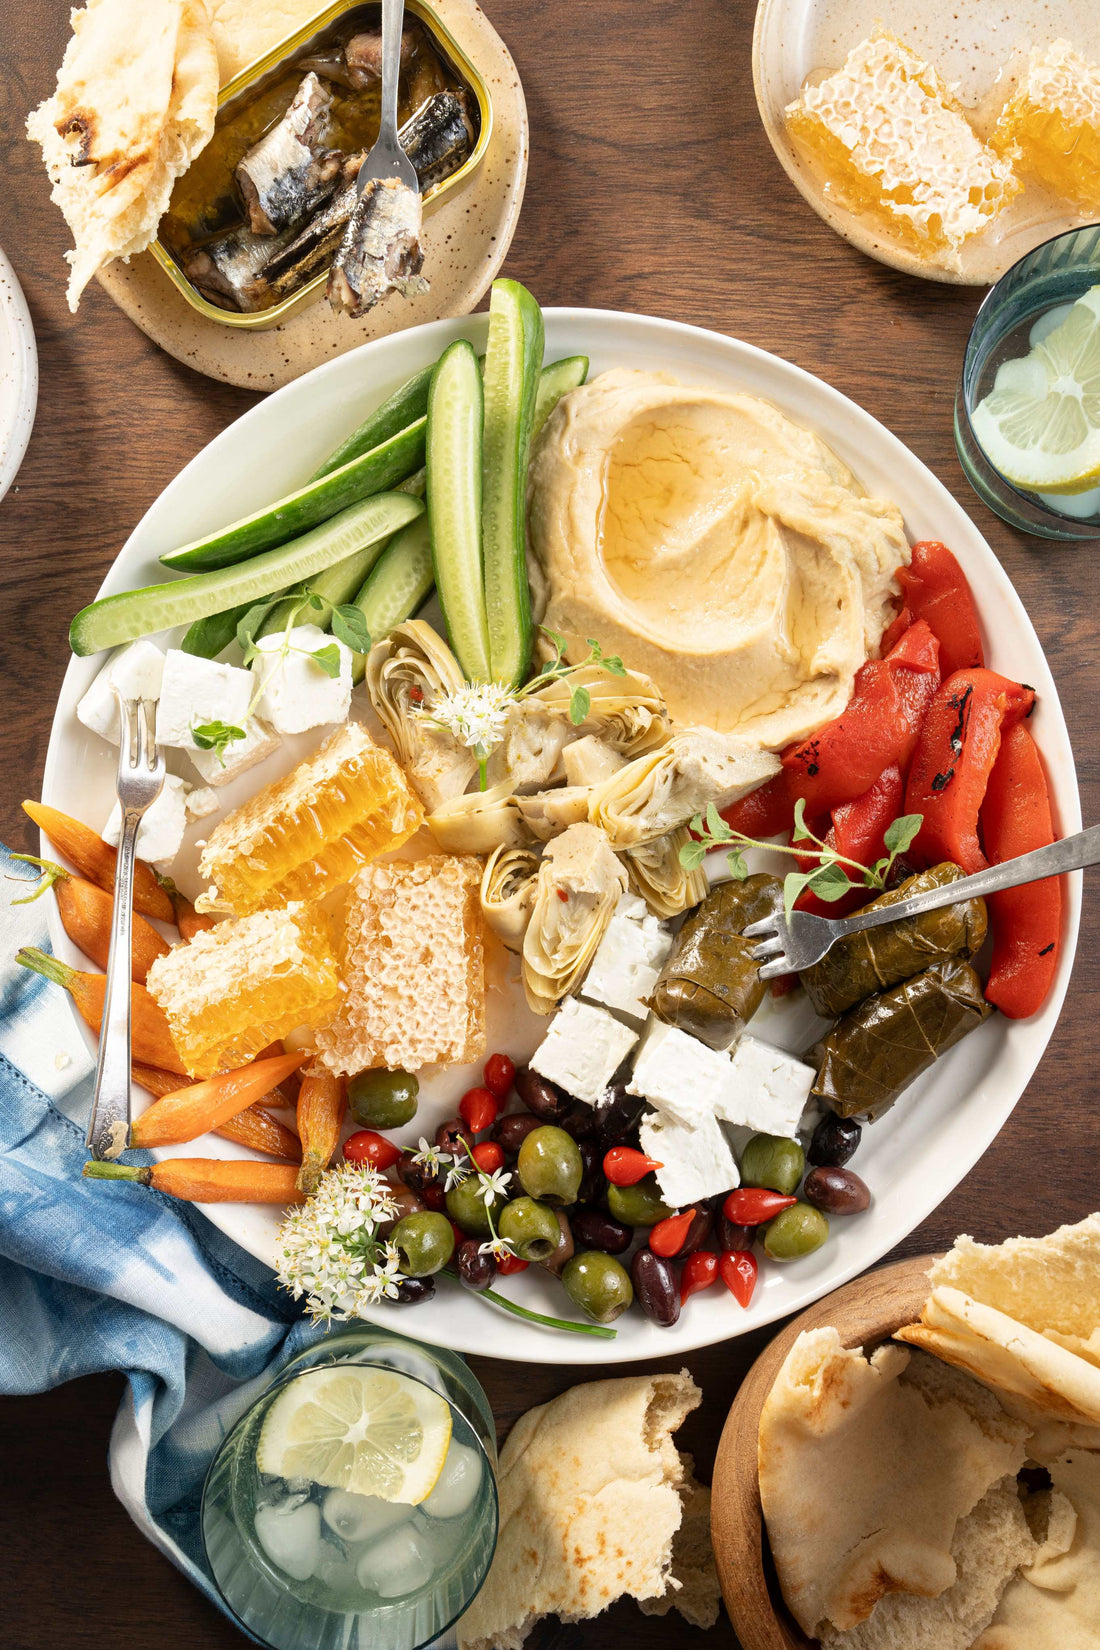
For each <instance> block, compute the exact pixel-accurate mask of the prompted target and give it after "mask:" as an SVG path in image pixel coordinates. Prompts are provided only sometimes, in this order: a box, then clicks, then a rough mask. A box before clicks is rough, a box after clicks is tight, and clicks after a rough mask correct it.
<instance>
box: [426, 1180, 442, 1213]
mask: <svg viewBox="0 0 1100 1650" xmlns="http://www.w3.org/2000/svg"><path fill="white" fill-rule="evenodd" d="M420 1201H421V1203H423V1205H424V1207H425V1209H434V1210H435V1211H436V1213H437V1214H438V1213H439V1211H440V1209H442V1208H443V1206H444V1204H445V1203H446V1201H447V1194H446V1193H445V1192H444V1190H443V1182H442V1180H426V1181H425V1182H424V1185H423V1187H422V1189H421V1192H420Z"/></svg>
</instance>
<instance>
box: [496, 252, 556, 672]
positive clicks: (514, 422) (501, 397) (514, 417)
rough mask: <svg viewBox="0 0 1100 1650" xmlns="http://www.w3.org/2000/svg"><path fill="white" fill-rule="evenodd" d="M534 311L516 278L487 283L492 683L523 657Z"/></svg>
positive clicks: (536, 335)
mask: <svg viewBox="0 0 1100 1650" xmlns="http://www.w3.org/2000/svg"><path fill="white" fill-rule="evenodd" d="M542 350H543V326H542V311H541V310H540V308H539V306H538V304H537V303H536V302H535V300H534V298H533V297H532V296H531V294H530V293H529V292H528V291H527V289H526V287H522V286H520V284H519V282H518V281H494V282H493V291H492V297H491V299H490V301H489V347H488V349H487V350H486V352H485V444H484V457H483V460H482V465H483V472H484V481H483V494H482V506H481V538H482V555H483V560H484V580H485V617H486V623H487V625H488V628H489V656H490V668H491V671H492V676H493V680H494V681H497V682H504V683H507V684H508V685H510V686H515V685H517V684H518V683H519V682H521V681H522V680H523V677H524V675H525V674H526V671H527V666H528V663H529V662H530V658H531V643H532V639H533V634H534V630H533V626H532V623H531V593H530V588H529V586H528V583H527V460H528V456H529V453H530V450H531V430H532V427H533V424H534V417H535V397H536V393H537V390H538V384H539V377H540V372H541V368H542Z"/></svg>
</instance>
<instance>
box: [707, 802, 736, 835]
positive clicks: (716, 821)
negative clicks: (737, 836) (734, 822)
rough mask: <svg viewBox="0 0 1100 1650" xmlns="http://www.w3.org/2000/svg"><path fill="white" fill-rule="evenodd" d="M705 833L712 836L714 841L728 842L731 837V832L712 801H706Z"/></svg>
mask: <svg viewBox="0 0 1100 1650" xmlns="http://www.w3.org/2000/svg"><path fill="white" fill-rule="evenodd" d="M707 835H708V836H711V837H713V838H714V840H715V842H729V841H730V840H731V839H732V837H733V832H732V831H731V830H730V828H729V826H728V825H727V824H726V822H725V820H724V819H723V818H722V815H721V814H720V813H719V812H718V809H717V808H716V807H715V806H714V803H713V802H708V803H707Z"/></svg>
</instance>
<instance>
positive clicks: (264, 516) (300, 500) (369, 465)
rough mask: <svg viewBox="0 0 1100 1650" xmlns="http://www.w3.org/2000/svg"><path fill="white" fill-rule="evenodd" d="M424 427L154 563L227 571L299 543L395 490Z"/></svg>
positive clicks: (419, 460)
mask: <svg viewBox="0 0 1100 1650" xmlns="http://www.w3.org/2000/svg"><path fill="white" fill-rule="evenodd" d="M426 427H427V423H426V420H425V419H423V418H420V419H418V420H417V421H416V423H414V424H410V425H409V426H408V427H407V428H406V429H404V430H401V431H400V432H399V433H398V434H397V435H395V436H393V437H391V439H390V440H389V441H385V442H383V443H382V444H381V446H378V447H372V448H371V450H370V452H368V453H364V454H363V456H362V457H361V458H356V459H353V460H352V462H351V463H350V464H345V465H344V466H343V468H342V469H340V470H334V471H333V472H332V474H331V475H328V476H325V477H323V478H322V480H320V481H312V482H310V483H309V484H308V485H307V486H305V487H300V488H299V489H298V491H297V492H296V493H290V494H288V496H287V497H286V498H283V499H279V500H278V502H277V503H275V504H271V505H268V506H267V508H266V509H263V510H258V511H256V513H255V514H254V515H251V516H245V517H243V518H242V519H241V520H240V521H235V522H231V523H230V525H229V526H228V527H222V528H219V530H218V531H217V532H216V533H210V534H208V535H207V536H206V538H202V539H196V541H195V543H194V544H189V545H185V546H184V547H183V549H182V550H173V551H172V552H171V554H170V555H167V556H162V557H161V558H160V559H161V561H162V562H163V563H164V565H165V567H171V568H173V569H175V570H182V571H183V572H187V573H208V572H212V571H215V570H216V569H218V568H224V567H232V566H234V565H235V564H236V563H237V562H241V561H246V560H247V559H248V558H249V557H250V556H257V555H260V554H262V553H263V552H264V551H265V550H274V549H276V548H277V547H278V546H279V545H283V544H286V543H287V542H288V540H290V539H296V538H300V537H301V535H302V534H303V533H305V532H307V531H308V530H309V529H310V528H311V527H316V526H317V525H318V523H319V522H323V521H327V520H328V519H329V518H330V517H331V516H335V515H338V514H339V513H340V511H341V510H346V509H347V508H348V506H349V505H352V504H358V503H359V501H360V500H361V499H364V498H369V497H371V496H372V495H373V494H375V493H384V492H386V491H387V490H388V489H390V488H392V487H395V486H396V485H397V483H398V482H399V481H404V480H405V478H406V476H410V475H412V473H413V471H414V470H418V469H419V468H420V466H421V464H423V462H424V440H425V432H426Z"/></svg>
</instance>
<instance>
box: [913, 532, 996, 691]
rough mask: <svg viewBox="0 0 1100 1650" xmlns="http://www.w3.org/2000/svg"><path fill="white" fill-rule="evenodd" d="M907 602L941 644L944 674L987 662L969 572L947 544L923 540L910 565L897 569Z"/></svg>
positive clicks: (950, 674) (950, 673) (915, 550)
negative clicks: (971, 592) (956, 558)
mask: <svg viewBox="0 0 1100 1650" xmlns="http://www.w3.org/2000/svg"><path fill="white" fill-rule="evenodd" d="M898 583H899V584H900V585H901V588H902V594H903V596H904V599H905V605H906V607H907V608H908V609H909V611H910V613H911V614H912V615H913V618H914V619H926V620H927V621H928V623H929V624H930V625H931V627H932V630H933V633H934V634H935V635H936V636H937V637H938V639H939V644H940V664H941V666H942V668H943V673H944V675H945V676H953V675H954V673H955V671H957V670H973V669H975V668H976V667H977V666H981V665H984V664H985V653H984V652H983V650H982V633H981V629H980V628H979V625H978V614H977V610H976V608H975V606H974V598H973V596H972V595H971V594H970V586H969V585H968V584H967V582H966V575H965V573H964V572H963V570H962V568H961V567H960V566H959V564H958V562H957V561H956V560H955V558H954V556H953V555H952V554H951V551H950V550H949V549H948V548H947V546H946V544H939V543H937V542H936V541H935V540H934V539H922V540H921V542H920V543H919V544H914V546H913V559H912V560H911V562H910V563H909V566H908V567H901V568H899V569H898Z"/></svg>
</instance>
